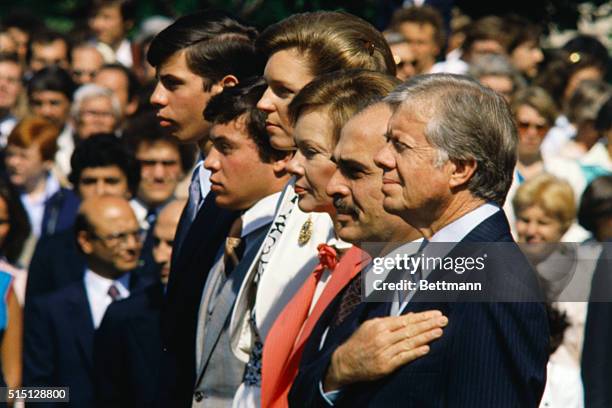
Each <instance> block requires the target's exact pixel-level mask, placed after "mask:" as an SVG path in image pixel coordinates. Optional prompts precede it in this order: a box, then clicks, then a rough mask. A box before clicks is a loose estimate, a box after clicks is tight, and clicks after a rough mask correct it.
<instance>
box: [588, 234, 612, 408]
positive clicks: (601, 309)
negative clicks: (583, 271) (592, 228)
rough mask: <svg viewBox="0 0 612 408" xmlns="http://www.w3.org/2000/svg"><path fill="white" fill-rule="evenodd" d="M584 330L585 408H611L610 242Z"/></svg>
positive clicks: (599, 264)
mask: <svg viewBox="0 0 612 408" xmlns="http://www.w3.org/2000/svg"><path fill="white" fill-rule="evenodd" d="M590 296H591V299H590V300H591V303H589V311H588V313H587V320H586V326H585V329H584V346H583V348H582V381H583V383H584V398H585V406H586V407H589V408H590V407H594V408H604V407H610V406H612V347H610V339H611V338H612V302H610V301H609V300H610V299H612V240H610V241H608V242H606V243H604V248H603V251H602V253H601V255H600V257H599V259H598V261H597V265H596V268H595V272H594V274H593V281H592V284H591V295H590Z"/></svg>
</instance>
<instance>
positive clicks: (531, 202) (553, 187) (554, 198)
mask: <svg viewBox="0 0 612 408" xmlns="http://www.w3.org/2000/svg"><path fill="white" fill-rule="evenodd" d="M512 206H513V207H514V212H515V213H516V214H517V215H518V216H519V217H520V214H521V213H522V212H523V211H525V210H527V209H528V208H530V207H533V206H536V207H540V208H541V209H542V211H543V212H544V213H545V214H546V215H547V216H549V217H551V218H554V219H555V220H557V221H559V223H560V224H561V225H562V227H563V229H564V231H567V229H568V228H569V226H570V225H571V223H572V221H574V219H575V218H576V201H575V199H574V191H573V190H572V187H571V186H570V184H569V183H568V182H567V181H565V180H561V179H559V178H557V177H555V176H553V175H551V174H548V173H542V174H539V175H537V176H535V177H534V178H532V179H530V180H527V181H525V182H524V183H523V184H521V186H520V187H519V188H518V190H517V191H516V195H515V196H514V198H513V199H512Z"/></svg>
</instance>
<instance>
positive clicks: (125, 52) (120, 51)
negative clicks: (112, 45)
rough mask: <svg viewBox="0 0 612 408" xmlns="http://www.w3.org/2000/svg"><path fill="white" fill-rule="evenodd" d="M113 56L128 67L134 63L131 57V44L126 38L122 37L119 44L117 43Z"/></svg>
mask: <svg viewBox="0 0 612 408" xmlns="http://www.w3.org/2000/svg"><path fill="white" fill-rule="evenodd" d="M115 58H116V59H117V61H118V62H120V63H121V64H123V65H125V66H126V67H128V68H131V67H132V65H134V60H133V59H132V46H131V44H130V42H129V41H128V40H127V39H125V38H124V39H123V41H121V44H119V47H118V48H117V51H115Z"/></svg>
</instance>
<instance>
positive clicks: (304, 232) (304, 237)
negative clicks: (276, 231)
mask: <svg viewBox="0 0 612 408" xmlns="http://www.w3.org/2000/svg"><path fill="white" fill-rule="evenodd" d="M311 236H312V220H311V219H310V216H308V219H307V220H306V222H304V224H302V228H301V229H300V236H299V237H298V244H300V245H305V244H306V243H307V242H308V241H310V237H311Z"/></svg>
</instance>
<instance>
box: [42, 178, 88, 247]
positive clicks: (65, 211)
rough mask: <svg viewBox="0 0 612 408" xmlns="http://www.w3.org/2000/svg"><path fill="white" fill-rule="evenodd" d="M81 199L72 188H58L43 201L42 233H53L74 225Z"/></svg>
mask: <svg viewBox="0 0 612 408" xmlns="http://www.w3.org/2000/svg"><path fill="white" fill-rule="evenodd" d="M79 205H81V199H80V198H79V196H78V195H76V193H75V192H74V191H73V190H70V189H67V188H64V187H62V188H60V189H59V191H57V192H56V193H55V194H53V195H52V196H51V197H49V199H48V200H47V202H46V203H45V212H44V213H43V222H42V235H43V236H45V235H53V234H56V233H58V232H61V231H65V230H67V229H68V228H71V227H72V226H73V225H74V220H75V219H76V215H77V213H78V211H79Z"/></svg>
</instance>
